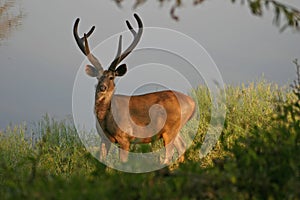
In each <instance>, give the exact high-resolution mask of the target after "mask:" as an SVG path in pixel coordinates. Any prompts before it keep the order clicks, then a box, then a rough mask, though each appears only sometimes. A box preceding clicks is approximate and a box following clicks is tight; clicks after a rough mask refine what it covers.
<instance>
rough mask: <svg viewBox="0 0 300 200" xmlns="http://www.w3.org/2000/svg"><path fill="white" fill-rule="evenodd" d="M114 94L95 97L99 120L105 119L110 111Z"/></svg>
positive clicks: (96, 112)
mask: <svg viewBox="0 0 300 200" xmlns="http://www.w3.org/2000/svg"><path fill="white" fill-rule="evenodd" d="M112 96H113V95H107V96H105V97H99V98H96V99H95V114H96V116H97V118H98V120H99V121H103V120H104V119H105V118H106V116H107V114H108V113H109V112H110V108H111V98H112Z"/></svg>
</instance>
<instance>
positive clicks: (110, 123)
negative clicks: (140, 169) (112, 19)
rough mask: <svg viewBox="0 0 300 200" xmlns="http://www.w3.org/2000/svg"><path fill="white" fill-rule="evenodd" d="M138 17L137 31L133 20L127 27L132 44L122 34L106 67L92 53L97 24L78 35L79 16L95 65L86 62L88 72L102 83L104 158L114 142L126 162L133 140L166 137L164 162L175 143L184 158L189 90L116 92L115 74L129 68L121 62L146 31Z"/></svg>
mask: <svg viewBox="0 0 300 200" xmlns="http://www.w3.org/2000/svg"><path fill="white" fill-rule="evenodd" d="M134 18H135V19H136V21H137V24H138V30H137V31H135V30H134V29H133V27H132V26H131V24H130V23H129V21H126V24H127V27H128V29H129V30H130V32H131V33H132V35H133V41H132V43H131V44H130V45H129V47H128V48H127V49H126V50H125V51H123V52H121V51H122V35H120V37H119V43H118V49H117V55H116V57H115V58H114V60H113V61H112V62H111V64H110V66H109V68H108V69H107V70H104V69H103V67H102V65H101V63H100V62H99V60H98V59H97V58H96V57H95V56H94V55H93V54H92V53H91V51H90V48H89V44H88V37H89V36H90V35H91V34H92V33H93V31H94V30H95V26H93V27H92V28H91V29H90V31H89V32H87V33H84V35H83V37H79V36H78V24H79V20H80V19H79V18H77V19H76V21H75V24H74V27H73V34H74V37H75V40H76V42H77V45H78V46H79V48H80V50H81V51H82V53H83V54H84V55H85V56H87V58H88V60H89V61H90V63H91V64H92V65H86V67H85V72H86V74H87V75H89V76H91V77H96V78H97V79H98V83H97V85H96V91H95V104H94V114H95V117H96V128H97V132H98V133H99V135H100V136H101V133H104V137H103V135H102V137H101V138H102V139H101V147H100V159H105V157H106V155H107V153H108V151H109V149H110V146H111V143H118V144H119V146H120V153H119V158H120V160H121V161H122V162H126V161H127V159H128V152H129V149H130V144H132V143H151V142H153V140H158V139H161V138H162V139H163V141H164V146H165V148H166V151H165V158H164V160H163V163H165V164H167V163H169V162H170V161H171V159H172V156H173V153H174V152H173V150H174V147H175V148H176V149H177V151H178V153H179V155H182V156H181V158H180V160H181V161H183V160H184V155H183V153H184V151H185V142H184V140H183V139H182V138H181V136H180V135H179V134H178V133H179V130H180V129H181V128H182V127H183V125H185V124H186V122H187V121H188V120H189V119H190V118H192V116H193V114H194V112H195V102H194V101H193V99H192V98H191V97H189V96H187V95H185V94H182V93H180V92H177V91H172V90H165V91H159V92H153V93H147V94H143V95H136V96H125V95H116V94H114V91H115V83H114V80H115V78H116V77H117V76H118V77H121V76H123V75H124V74H125V73H126V72H127V66H126V64H120V63H121V62H122V61H123V60H124V59H125V58H126V57H127V56H128V55H129V54H130V53H131V52H132V51H133V49H134V48H135V47H136V46H137V44H138V42H139V41H140V39H141V36H142V33H143V23H142V20H141V19H140V17H139V16H138V15H137V14H134Z"/></svg>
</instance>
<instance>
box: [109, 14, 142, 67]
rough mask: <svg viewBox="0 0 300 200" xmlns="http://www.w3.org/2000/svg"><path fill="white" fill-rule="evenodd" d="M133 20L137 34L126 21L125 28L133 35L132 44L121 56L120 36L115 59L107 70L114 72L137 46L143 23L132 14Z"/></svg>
mask: <svg viewBox="0 0 300 200" xmlns="http://www.w3.org/2000/svg"><path fill="white" fill-rule="evenodd" d="M133 16H134V18H135V19H136V21H137V23H138V26H139V28H138V32H136V31H135V30H134V29H133V28H132V26H131V24H130V23H129V21H126V24H127V27H128V29H129V30H130V32H131V33H132V35H133V41H132V43H131V44H130V45H129V47H128V48H127V49H126V50H125V51H124V52H123V53H122V54H121V49H122V35H120V38H119V45H118V51H117V55H116V57H115V59H114V60H113V61H112V63H111V64H110V66H109V70H111V71H114V70H115V69H116V67H117V66H118V64H119V63H120V62H121V61H122V60H124V58H126V56H128V55H129V54H130V53H131V51H132V50H133V49H134V48H135V47H136V45H137V44H138V42H139V41H140V39H141V36H142V33H143V23H142V20H141V18H140V17H139V16H138V15H137V14H134V15H133Z"/></svg>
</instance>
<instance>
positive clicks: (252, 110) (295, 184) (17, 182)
mask: <svg viewBox="0 0 300 200" xmlns="http://www.w3.org/2000/svg"><path fill="white" fill-rule="evenodd" d="M299 91H300V87H299V85H297V84H296V85H295V86H294V91H288V90H287V89H286V88H279V87H278V86H277V85H275V84H271V83H268V82H266V81H264V80H261V81H258V82H256V83H249V84H248V85H247V86H245V85H242V86H235V87H234V86H227V87H226V112H227V115H226V119H225V124H224V129H223V131H222V134H221V137H220V138H219V141H218V143H217V144H216V146H215V147H214V149H213V150H212V152H211V153H210V154H209V155H208V156H206V157H205V158H203V159H200V158H199V149H200V147H201V144H202V142H203V140H204V136H205V134H206V131H207V127H208V124H209V122H210V98H209V92H208V91H207V89H206V88H205V87H199V88H197V89H196V90H195V91H193V92H192V95H193V96H194V97H195V98H197V99H199V109H200V111H201V112H200V116H198V117H199V118H198V119H199V126H198V131H197V135H196V137H195V139H194V141H193V144H192V146H191V147H190V148H189V149H188V150H187V152H186V161H185V162H184V163H181V164H179V163H177V164H174V165H173V166H171V167H169V168H165V169H162V170H160V171H156V172H150V173H144V174H128V173H123V172H119V171H116V170H113V169H109V168H107V167H106V166H104V165H103V164H101V163H99V162H98V161H97V160H96V159H95V158H94V157H92V156H91V154H90V153H89V152H87V150H86V149H85V148H84V146H83V145H82V144H81V142H80V140H79V138H78V135H77V133H76V129H75V128H74V125H73V124H72V123H70V122H68V121H66V120H65V121H56V120H54V119H50V118H49V117H48V116H45V117H44V118H43V119H42V120H41V121H40V122H38V123H37V124H36V126H35V128H34V129H33V130H27V129H28V127H26V125H20V126H15V127H8V128H7V129H6V130H5V131H4V132H3V133H0V197H1V199H116V198H118V199H199V198H200V199H300V156H299V155H300V95H297V92H299ZM193 123H198V120H197V119H194V120H193V121H191V122H190V124H188V125H187V126H186V127H184V128H183V130H182V134H183V135H188V134H189V132H190V131H193V130H191V129H192V127H194V126H192V124H193ZM25 132H27V133H28V132H30V133H31V134H33V135H34V136H39V137H40V139H39V140H32V139H31V135H30V136H28V135H26V134H25ZM155 145H156V146H159V145H161V142H158V143H157V144H155ZM138 148H139V147H138V146H134V147H133V148H132V149H134V150H136V151H140V149H138Z"/></svg>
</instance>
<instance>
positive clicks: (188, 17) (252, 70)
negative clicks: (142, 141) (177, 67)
mask: <svg viewBox="0 0 300 200" xmlns="http://www.w3.org/2000/svg"><path fill="white" fill-rule="evenodd" d="M284 2H285V3H287V4H290V5H293V6H295V7H297V8H300V2H299V1H298V0H286V1H284ZM132 5H133V4H132V1H125V3H124V4H123V6H122V8H119V7H118V6H117V5H116V4H115V3H114V2H113V1H99V0H90V1H88V2H87V1H71V0H65V1H59V0H52V1H40V0H26V1H25V0H20V7H21V9H22V12H24V14H25V17H24V19H23V20H22V25H21V26H19V27H18V28H17V30H15V31H14V32H13V33H12V34H11V36H10V37H9V38H8V39H6V40H5V41H4V42H3V43H2V44H1V45H0V70H1V71H0V130H1V129H3V128H5V127H6V126H7V125H8V124H9V123H13V124H19V123H22V122H24V121H26V122H28V123H32V122H36V121H38V120H40V119H41V118H42V116H43V115H45V114H46V113H48V114H49V115H50V116H53V117H58V118H64V117H66V116H68V115H72V92H73V85H74V82H75V80H76V75H78V70H79V69H80V66H82V63H83V62H84V59H85V58H84V56H83V54H82V53H81V51H80V50H79V48H78V47H77V46H76V44H75V41H74V38H73V35H72V27H73V23H74V21H75V19H76V18H77V17H80V18H81V21H80V27H79V31H80V33H83V32H84V31H87V30H88V29H89V28H90V27H91V26H92V25H95V26H96V31H95V32H94V33H93V36H92V37H91V38H90V45H91V48H94V47H96V46H97V45H98V44H99V43H101V42H103V41H105V40H106V39H107V38H110V37H111V36H113V35H116V34H117V35H118V34H119V33H120V32H123V31H125V30H126V26H125V23H124V22H125V20H127V19H129V20H130V21H131V22H132V24H133V26H135V25H136V24H135V20H134V18H133V17H132V14H133V13H134V12H136V13H138V14H139V15H140V17H141V18H142V20H143V23H144V26H145V27H161V28H166V29H171V30H175V31H178V32H180V33H183V34H185V35H187V36H188V37H190V38H192V39H193V40H195V41H196V42H197V43H199V44H201V45H202V47H203V48H204V49H205V50H206V52H207V53H208V54H209V55H210V57H211V58H212V59H213V61H214V63H215V64H216V65H217V67H218V69H219V71H220V74H221V76H222V78H223V81H224V83H225V84H234V85H238V84H241V83H247V82H250V81H255V80H258V79H259V78H261V77H262V76H263V77H264V78H265V79H267V80H269V81H271V82H275V83H278V84H279V85H287V84H288V83H289V82H290V81H291V80H293V79H294V78H295V74H294V72H295V66H294V65H293V64H292V61H293V60H294V59H295V58H299V59H300V54H299V53H300V51H299V50H300V48H299V47H300V33H299V32H298V33H297V32H293V31H292V30H290V29H288V30H286V31H285V32H283V33H280V32H279V29H278V28H277V27H276V26H274V25H273V24H272V20H273V12H272V11H269V12H265V14H264V15H263V16H262V17H255V16H252V15H251V13H250V10H249V8H248V7H247V6H245V5H240V4H239V3H235V4H232V3H230V1H225V0H224V1H213V0H209V1H206V2H205V3H204V4H202V5H199V6H196V7H194V6H192V5H191V3H189V2H187V3H185V4H184V5H183V7H182V8H180V9H178V10H177V11H176V12H177V14H178V15H179V17H180V20H179V21H178V22H177V21H174V20H173V19H171V17H170V15H169V11H170V7H171V4H168V3H166V4H165V5H164V6H160V4H159V3H158V2H157V1H147V2H146V3H145V4H144V5H142V6H141V7H139V8H138V9H136V10H132ZM146 30H147V29H145V33H144V34H145V35H147V34H148V35H149V32H148V33H146ZM115 38H117V37H115ZM145 38H147V36H145ZM113 39H114V38H113ZM142 40H143V39H142ZM111 41H112V43H111V44H113V45H115V44H116V43H117V41H115V42H114V43H113V41H114V40H111ZM143 42H147V40H144V41H141V43H143ZM174 42H175V43H176V41H174ZM125 43H126V40H125ZM109 44H110V43H109ZM113 45H110V46H111V47H107V49H103V48H102V49H99V50H98V52H100V53H101V52H103V53H101V55H99V54H97V57H99V58H100V59H101V62H102V61H103V63H104V66H106V65H108V64H109V62H110V61H111V60H112V59H113V57H114V55H115V51H116V46H113ZM104 46H105V45H104ZM124 46H126V44H125V45H124ZM111 54H113V55H111ZM191 54H193V52H192V50H191ZM133 57H134V56H133ZM128 59H130V57H128ZM138 59H142V57H139V58H138ZM125 62H126V61H125ZM128 68H130V66H128ZM145 74H146V75H145V77H149V76H150V77H151V76H155V74H154V75H152V74H151V73H150V72H149V73H148V72H146V73H145ZM128 76H129V75H128ZM141 77H142V75H141ZM142 78H143V77H142ZM133 79H134V77H132V79H131V80H133ZM93 84H94V83H92V84H91V86H90V88H89V90H93V89H94V85H93ZM178 85H180V84H178ZM122 86H123V87H125V88H126V85H124V84H123V85H122ZM174 87H175V88H176V86H174ZM125 92H126V91H125ZM83 98H84V97H83Z"/></svg>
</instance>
